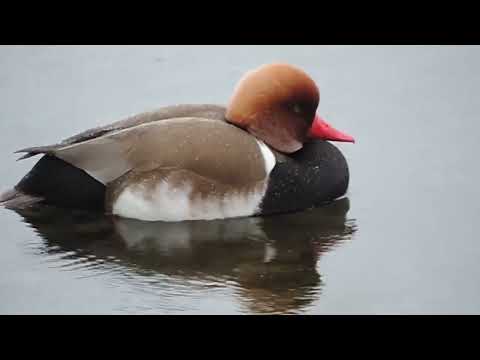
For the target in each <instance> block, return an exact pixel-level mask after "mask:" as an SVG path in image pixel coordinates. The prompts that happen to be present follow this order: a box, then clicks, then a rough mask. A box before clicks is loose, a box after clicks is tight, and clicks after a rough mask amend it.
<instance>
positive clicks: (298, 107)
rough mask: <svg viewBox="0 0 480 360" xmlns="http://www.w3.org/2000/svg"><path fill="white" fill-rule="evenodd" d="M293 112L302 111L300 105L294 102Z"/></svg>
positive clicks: (298, 112)
mask: <svg viewBox="0 0 480 360" xmlns="http://www.w3.org/2000/svg"><path fill="white" fill-rule="evenodd" d="M293 112H294V113H296V114H300V113H301V112H302V109H301V108H300V105H298V104H294V105H293Z"/></svg>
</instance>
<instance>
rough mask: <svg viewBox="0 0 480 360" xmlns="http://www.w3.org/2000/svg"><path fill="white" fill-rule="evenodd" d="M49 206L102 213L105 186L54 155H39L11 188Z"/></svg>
mask: <svg viewBox="0 0 480 360" xmlns="http://www.w3.org/2000/svg"><path fill="white" fill-rule="evenodd" d="M15 189H16V190H18V191H21V192H23V193H25V194H28V195H32V196H36V197H41V198H43V199H45V200H44V201H43V202H44V203H46V204H50V205H55V206H59V207H67V208H77V209H85V210H103V207H104V198H105V186H104V185H103V184H102V183H100V182H98V181H97V180H95V179H94V178H93V177H91V176H90V175H88V174H87V173H86V172H85V171H83V170H80V169H79V168H77V167H75V166H73V165H70V164H69V163H67V162H65V161H63V160H60V159H58V158H56V157H54V156H50V155H45V156H43V157H42V158H41V159H40V160H39V161H38V162H37V163H36V164H35V166H34V167H33V168H32V169H31V170H30V172H29V173H28V174H27V175H25V176H24V177H23V179H22V180H20V182H19V183H18V184H17V185H16V186H15Z"/></svg>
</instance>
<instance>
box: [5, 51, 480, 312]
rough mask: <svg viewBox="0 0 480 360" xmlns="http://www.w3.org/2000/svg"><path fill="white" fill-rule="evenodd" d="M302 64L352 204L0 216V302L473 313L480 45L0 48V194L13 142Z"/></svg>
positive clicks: (55, 307) (75, 308)
mask: <svg viewBox="0 0 480 360" xmlns="http://www.w3.org/2000/svg"><path fill="white" fill-rule="evenodd" d="M272 61H284V62H289V63H292V64H294V65H297V66H300V67H302V68H303V69H304V70H305V71H307V72H308V73H309V74H310V75H311V76H312V77H313V78H314V79H315V80H316V81H317V83H318V85H319V87H320V91H321V101H320V107H319V111H318V112H319V113H320V114H321V115H322V116H324V117H325V118H326V119H327V120H328V121H329V122H330V123H332V124H333V125H334V126H335V127H337V128H338V129H341V130H344V131H345V132H347V133H349V134H352V135H353V136H354V137H355V138H356V140H357V143H356V144H336V145H337V146H338V147H339V148H340V149H341V150H342V152H343V153H344V155H345V157H346V158H347V160H348V163H349V166H350V172H351V182H350V189H349V192H348V197H347V198H344V199H342V200H340V201H338V202H336V203H334V204H331V205H329V206H327V207H324V208H319V209H315V210H311V211H306V212H301V213H296V214H288V215H279V216H271V217H265V218H246V219H230V220H226V221H212V222H184V223H147V224H146V223H143V222H139V221H134V220H126V219H116V220H115V221H112V220H111V219H109V218H107V217H104V216H102V215H99V214H88V213H82V212H76V211H71V212H67V211H61V210H58V209H53V208H45V209H43V210H42V211H34V210H28V211H27V210H25V211H22V212H14V211H11V210H6V209H3V208H1V209H0V226H1V229H2V233H3V235H2V237H1V249H2V251H0V313H4V314H22V313H40V314H57V313H61V314H63V313H80V314H83V313H86V314H97V313H104V314H105V313H106V314H110V313H114V314H268V313H282V314H285V313H293V314H332V313H333V314H352V313H359V314H392V313H393V314H454V313H455V314H456V313H460V314H466V313H474V314H479V313H480V262H479V261H478V259H480V243H479V241H480V239H479V238H478V233H477V231H476V230H477V229H476V220H477V217H478V214H479V213H480V211H479V210H480V205H479V201H478V200H479V190H478V187H477V177H478V176H479V173H480V171H479V168H478V165H477V163H478V161H477V156H476V150H477V148H478V138H479V134H480V131H479V130H480V125H479V121H478V118H479V114H480V101H479V99H480V71H479V69H478V66H479V65H478V64H480V47H478V46H152V47H148V46H63V47H47V46H41V47H37V46H2V47H0V134H1V140H2V141H1V142H0V164H1V168H0V179H1V180H0V181H1V183H0V191H1V190H5V189H8V188H9V187H11V186H13V185H14V184H15V183H16V182H17V181H18V180H19V179H20V178H21V177H22V176H23V175H24V174H25V173H26V172H27V171H28V170H29V169H30V168H31V167H32V166H33V164H35V162H36V160H37V159H35V158H34V159H28V160H24V161H20V162H16V161H15V159H16V158H17V156H15V155H14V154H13V152H14V151H15V150H17V149H19V148H23V147H27V146H34V145H44V144H50V143H54V142H57V141H58V140H61V139H63V138H66V137H68V136H70V135H73V134H75V133H78V132H80V131H82V130H85V129H87V128H90V127H94V126H98V125H102V124H106V123H109V122H112V121H115V120H118V119H121V118H124V117H126V116H128V115H131V114H134V113H138V112H142V111H145V110H151V109H155V108H157V107H160V106H164V105H171V104H179V103H219V104H225V103H226V102H227V101H228V99H229V96H230V94H231V91H232V89H233V87H234V85H235V83H236V81H237V80H238V79H239V78H240V77H241V75H242V74H243V73H244V72H245V71H247V70H249V69H251V68H254V67H257V66H258V65H260V64H263V63H267V62H272Z"/></svg>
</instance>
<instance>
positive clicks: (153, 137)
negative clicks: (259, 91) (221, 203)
mask: <svg viewBox="0 0 480 360" xmlns="http://www.w3.org/2000/svg"><path fill="white" fill-rule="evenodd" d="M51 154H52V155H54V156H56V157H58V158H60V159H62V160H64V161H66V162H68V163H70V164H72V165H74V166H76V167H77V168H80V169H82V170H84V171H85V172H87V173H88V174H90V175H91V176H92V177H94V178H95V179H97V180H98V181H100V182H102V183H104V184H107V183H109V182H111V181H114V180H115V179H117V178H118V177H120V176H122V175H123V174H125V173H127V172H128V171H130V170H132V169H135V170H136V171H138V170H142V169H143V170H144V171H149V170H151V169H153V168H165V167H176V168H178V169H188V170H191V171H193V172H195V173H197V174H199V175H201V176H205V177H207V178H209V179H214V180H215V181H218V182H220V183H225V184H234V185H235V184H237V185H239V186H241V185H242V184H246V183H250V182H255V181H260V180H263V179H265V178H266V176H267V175H268V173H267V172H269V171H270V169H267V166H266V163H265V159H264V156H263V154H262V150H261V147H260V144H259V142H258V141H257V140H256V139H255V138H254V137H253V136H251V135H249V134H248V133H247V132H245V131H243V130H241V129H239V128H237V127H235V126H234V125H231V124H228V123H226V122H219V121H218V120H211V119H203V118H175V119H166V120H164V121H158V122H150V123H145V124H141V125H137V126H134V127H130V128H126V129H122V130H117V131H114V132H110V133H107V134H105V135H103V136H100V137H96V138H93V139H90V140H86V141H82V142H80V143H74V144H68V145H63V146H59V147H57V148H55V149H52V150H51Z"/></svg>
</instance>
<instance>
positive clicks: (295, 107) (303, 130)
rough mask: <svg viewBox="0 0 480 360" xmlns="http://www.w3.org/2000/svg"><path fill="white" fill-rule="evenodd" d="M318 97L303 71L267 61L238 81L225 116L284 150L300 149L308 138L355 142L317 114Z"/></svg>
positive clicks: (293, 150) (313, 83) (315, 87)
mask: <svg viewBox="0 0 480 360" xmlns="http://www.w3.org/2000/svg"><path fill="white" fill-rule="evenodd" d="M319 100H320V93H319V90H318V87H317V85H316V84H315V82H314V81H313V80H312V79H311V78H310V76H308V75H307V74H306V73H305V72H304V71H302V70H301V69H298V68H296V67H294V66H292V65H288V64H281V63H276V64H268V65H263V66H261V67H259V68H257V69H255V70H253V71H250V72H248V73H247V74H245V75H244V77H243V78H242V79H241V80H240V81H239V82H238V84H237V86H236V88H235V90H234V92H233V96H232V98H231V99H230V103H229V104H228V107H227V112H226V118H227V120H228V121H229V122H231V123H232V124H235V125H237V126H240V127H242V128H244V129H245V130H247V131H249V132H250V133H251V134H252V135H254V136H256V137H257V138H259V139H261V140H263V141H264V142H265V143H267V144H268V145H270V146H271V147H273V148H274V149H276V150H278V151H281V152H284V153H293V152H295V151H297V150H299V149H301V148H302V146H303V143H304V142H306V141H307V140H308V139H309V138H320V139H324V140H334V141H349V142H354V140H353V138H352V137H351V136H349V135H346V134H343V133H341V132H339V131H338V130H335V129H333V128H332V127H331V126H329V125H328V124H327V123H326V122H325V121H323V120H322V119H321V118H320V117H319V116H318V115H316V110H317V108H318V104H319Z"/></svg>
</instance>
